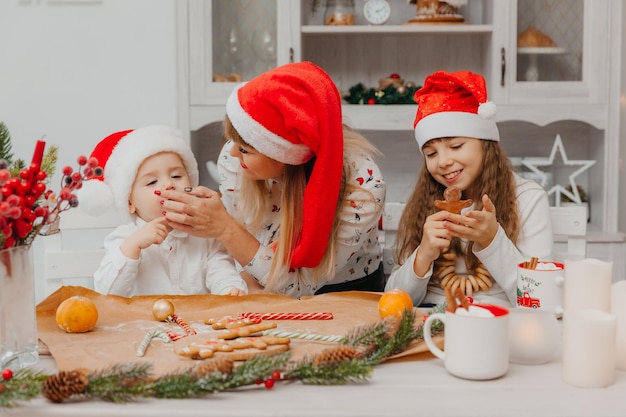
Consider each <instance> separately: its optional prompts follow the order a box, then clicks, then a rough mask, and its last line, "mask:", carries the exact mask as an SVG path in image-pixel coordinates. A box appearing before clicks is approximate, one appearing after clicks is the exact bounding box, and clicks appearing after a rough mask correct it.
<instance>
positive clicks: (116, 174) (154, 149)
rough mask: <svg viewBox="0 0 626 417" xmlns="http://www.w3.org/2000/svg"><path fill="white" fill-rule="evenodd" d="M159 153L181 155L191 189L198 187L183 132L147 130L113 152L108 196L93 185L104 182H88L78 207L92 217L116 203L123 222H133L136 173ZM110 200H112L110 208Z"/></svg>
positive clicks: (161, 128)
mask: <svg viewBox="0 0 626 417" xmlns="http://www.w3.org/2000/svg"><path fill="white" fill-rule="evenodd" d="M160 152H175V153H177V154H178V155H180V157H181V159H182V161H183V164H184V165H185V169H186V171H187V175H189V181H190V183H191V185H192V186H196V185H198V181H199V174H198V163H197V162H196V158H195V157H194V155H193V152H192V151H191V148H190V146H189V144H188V143H187V142H186V141H185V140H184V139H183V137H182V134H181V132H180V131H179V130H177V129H174V128H171V127H169V126H158V125H155V126H148V127H144V128H140V129H136V130H133V131H131V132H129V133H128V134H127V135H125V136H124V137H122V138H121V139H120V140H119V142H118V143H117V145H116V146H115V147H114V148H113V151H112V152H111V155H110V156H109V158H108V160H107V161H106V165H105V166H104V184H103V185H106V186H108V187H107V188H108V189H109V192H108V193H106V191H103V188H101V187H100V186H98V185H97V184H94V186H92V185H91V184H90V183H92V182H94V183H96V182H101V181H99V180H89V181H85V182H84V183H83V187H82V188H83V189H81V192H80V194H78V201H79V207H83V210H84V211H85V212H87V213H89V214H92V215H97V214H98V213H100V214H102V213H103V212H105V211H106V209H108V208H109V207H110V206H111V203H113V204H114V205H115V208H116V211H117V212H118V213H119V215H120V217H121V219H122V220H123V221H125V222H131V221H133V216H132V215H131V214H130V213H129V210H128V200H129V197H130V191H131V189H132V186H133V183H134V181H135V177H136V176H137V170H138V169H139V166H140V165H141V164H142V163H143V161H145V160H146V159H147V158H149V157H150V156H152V155H155V154H157V153H160ZM94 193H95V194H94ZM107 199H110V202H109V204H107V201H106V200H107ZM95 206H102V207H95Z"/></svg>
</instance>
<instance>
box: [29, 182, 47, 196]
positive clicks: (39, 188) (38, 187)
mask: <svg viewBox="0 0 626 417" xmlns="http://www.w3.org/2000/svg"><path fill="white" fill-rule="evenodd" d="M32 191H33V195H34V196H35V198H38V197H39V196H40V195H42V194H43V192H44V191H46V184H44V183H43V182H38V183H37V184H35V185H34V186H33V190H32Z"/></svg>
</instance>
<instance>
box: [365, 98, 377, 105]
mask: <svg viewBox="0 0 626 417" xmlns="http://www.w3.org/2000/svg"><path fill="white" fill-rule="evenodd" d="M367 104H376V100H374V99H373V98H370V99H368V100H367Z"/></svg>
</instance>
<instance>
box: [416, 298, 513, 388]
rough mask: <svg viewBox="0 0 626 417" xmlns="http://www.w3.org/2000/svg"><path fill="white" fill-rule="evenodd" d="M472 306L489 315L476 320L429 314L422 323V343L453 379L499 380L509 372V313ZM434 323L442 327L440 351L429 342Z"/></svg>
mask: <svg viewBox="0 0 626 417" xmlns="http://www.w3.org/2000/svg"><path fill="white" fill-rule="evenodd" d="M473 307H480V308H484V309H487V310H489V312H491V313H492V314H493V315H491V317H484V316H483V317H480V316H471V315H465V314H463V315H460V314H455V313H452V312H449V311H446V312H445V314H444V313H435V314H431V315H430V316H428V319H426V322H425V323H424V341H425V342H426V346H427V347H428V349H429V350H430V351H431V352H432V353H433V354H434V355H435V356H437V357H438V358H439V359H441V360H443V361H444V364H445V368H446V370H447V371H448V372H449V373H450V374H452V375H454V376H457V377H459V378H465V379H474V380H484V379H494V378H499V377H501V376H503V375H504V374H506V373H507V371H508V369H509V310H507V309H506V308H504V307H500V306H495V305H488V304H473ZM434 320H441V321H442V322H443V324H444V339H443V343H444V350H443V351H442V350H441V349H439V348H438V347H437V345H435V343H434V342H433V339H432V333H431V327H432V323H433V321H434Z"/></svg>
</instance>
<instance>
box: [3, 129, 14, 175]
mask: <svg viewBox="0 0 626 417" xmlns="http://www.w3.org/2000/svg"><path fill="white" fill-rule="evenodd" d="M11 150H12V145H11V133H10V132H9V128H8V127H7V125H5V124H4V122H0V159H4V160H5V161H6V162H7V164H9V165H11V163H12V162H13V154H12V153H11Z"/></svg>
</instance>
